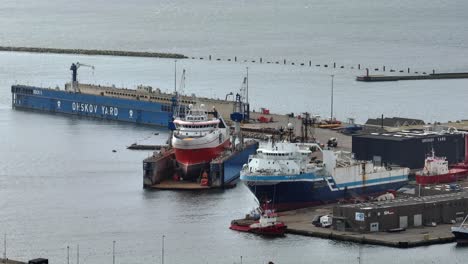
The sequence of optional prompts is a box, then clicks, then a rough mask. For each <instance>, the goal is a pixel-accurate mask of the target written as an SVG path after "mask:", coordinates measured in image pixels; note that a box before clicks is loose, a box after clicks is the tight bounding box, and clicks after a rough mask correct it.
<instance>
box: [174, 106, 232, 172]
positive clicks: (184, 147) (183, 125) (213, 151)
mask: <svg viewBox="0 0 468 264" xmlns="http://www.w3.org/2000/svg"><path fill="white" fill-rule="evenodd" d="M212 114H213V117H211V118H210V117H209V113H208V111H207V110H206V109H205V105H203V104H201V105H200V106H193V105H189V107H188V109H187V111H186V113H185V117H184V118H180V117H177V118H176V119H175V120H174V121H173V122H174V125H175V127H176V130H175V131H174V133H173V135H172V147H173V148H174V152H175V157H176V160H177V164H178V167H179V168H180V169H181V170H180V172H181V175H179V176H180V177H183V179H184V180H196V179H198V178H199V177H200V176H201V175H203V174H204V173H205V174H206V172H207V171H208V170H209V163H210V162H211V161H212V160H214V159H216V158H217V157H219V156H220V155H221V154H222V153H223V152H224V151H225V149H227V148H229V147H230V145H231V143H230V138H229V128H228V127H227V125H226V123H225V122H224V120H223V119H222V118H221V117H218V114H217V112H216V110H214V111H213V112H212Z"/></svg>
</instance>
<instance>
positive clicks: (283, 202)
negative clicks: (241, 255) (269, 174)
mask: <svg viewBox="0 0 468 264" xmlns="http://www.w3.org/2000/svg"><path fill="white" fill-rule="evenodd" d="M407 179H408V178H407V176H406V175H404V176H398V177H395V179H393V180H392V181H390V182H385V183H379V184H374V185H367V186H358V187H354V188H346V187H345V188H336V185H334V184H333V183H332V181H331V180H330V182H327V181H326V180H325V179H323V180H318V181H310V180H304V181H302V180H299V181H279V182H278V183H272V184H266V183H262V184H258V183H255V182H254V181H245V178H244V177H242V176H241V180H243V181H244V182H245V183H246V185H247V186H248V188H249V189H250V191H251V192H252V193H253V194H254V195H255V196H256V197H257V199H258V201H259V202H260V203H261V204H263V203H264V202H266V201H270V202H271V204H272V205H273V206H274V208H276V209H277V210H279V211H285V210H293V209H298V208H304V207H311V206H317V205H322V204H327V203H334V202H338V201H340V200H347V199H352V198H356V197H359V196H367V195H377V194H382V193H385V192H386V191H388V190H398V189H400V188H401V187H403V186H404V185H406V184H407Z"/></svg>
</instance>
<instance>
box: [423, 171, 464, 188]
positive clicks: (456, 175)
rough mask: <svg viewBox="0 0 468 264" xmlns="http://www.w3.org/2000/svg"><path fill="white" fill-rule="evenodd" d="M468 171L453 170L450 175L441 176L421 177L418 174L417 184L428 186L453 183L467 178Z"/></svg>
mask: <svg viewBox="0 0 468 264" xmlns="http://www.w3.org/2000/svg"><path fill="white" fill-rule="evenodd" d="M467 173H468V171H467V170H466V169H451V170H449V173H445V174H440V175H421V174H416V183H418V184H422V185H427V184H439V183H452V182H456V181H457V180H458V179H461V178H466V174H467Z"/></svg>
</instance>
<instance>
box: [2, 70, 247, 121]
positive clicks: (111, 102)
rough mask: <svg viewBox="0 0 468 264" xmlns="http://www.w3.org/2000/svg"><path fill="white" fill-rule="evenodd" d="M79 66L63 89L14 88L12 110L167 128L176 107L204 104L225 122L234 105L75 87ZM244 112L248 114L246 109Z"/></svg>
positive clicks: (146, 89)
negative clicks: (27, 110)
mask: <svg viewBox="0 0 468 264" xmlns="http://www.w3.org/2000/svg"><path fill="white" fill-rule="evenodd" d="M80 66H89V65H85V64H80V63H76V64H75V63H74V64H72V66H71V68H70V70H71V71H72V82H70V83H67V84H66V85H65V88H64V89H59V88H41V87H36V86H26V85H13V86H12V87H11V94H12V106H13V108H19V109H29V110H39V111H44V112H50V113H63V114H72V115H78V116H87V117H93V118H99V119H107V120H116V121H124V122H132V123H137V124H146V125H157V126H163V127H167V126H168V124H169V122H170V121H171V120H172V117H173V112H174V111H175V107H176V105H177V104H178V105H179V106H178V107H179V108H180V107H185V106H188V105H189V104H205V105H207V106H210V107H214V108H216V109H217V111H218V112H219V113H220V114H221V115H222V116H223V117H226V118H228V117H229V114H230V113H231V112H232V109H233V107H234V102H233V101H227V100H219V99H211V98H203V97H195V95H192V96H184V95H178V96H177V98H176V96H175V93H164V92H161V90H160V89H158V88H156V89H153V88H152V87H150V86H138V87H137V89H125V88H115V87H106V86H100V85H92V84H82V83H78V81H77V70H78V68H79V67H80ZM91 67H92V66H91ZM246 111H247V113H248V105H247V108H246ZM246 116H247V117H248V114H247V115H246Z"/></svg>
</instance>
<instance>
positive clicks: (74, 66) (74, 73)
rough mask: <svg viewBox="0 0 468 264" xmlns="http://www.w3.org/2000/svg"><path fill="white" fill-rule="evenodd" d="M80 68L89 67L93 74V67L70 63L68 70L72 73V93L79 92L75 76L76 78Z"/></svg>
mask: <svg viewBox="0 0 468 264" xmlns="http://www.w3.org/2000/svg"><path fill="white" fill-rule="evenodd" d="M80 67H89V68H91V69H92V70H93V74H94V66H93V65H88V64H84V63H79V62H77V63H72V65H71V67H70V70H71V71H72V83H71V86H72V89H73V91H74V92H77V91H79V89H78V79H77V76H78V69H79V68H80Z"/></svg>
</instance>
